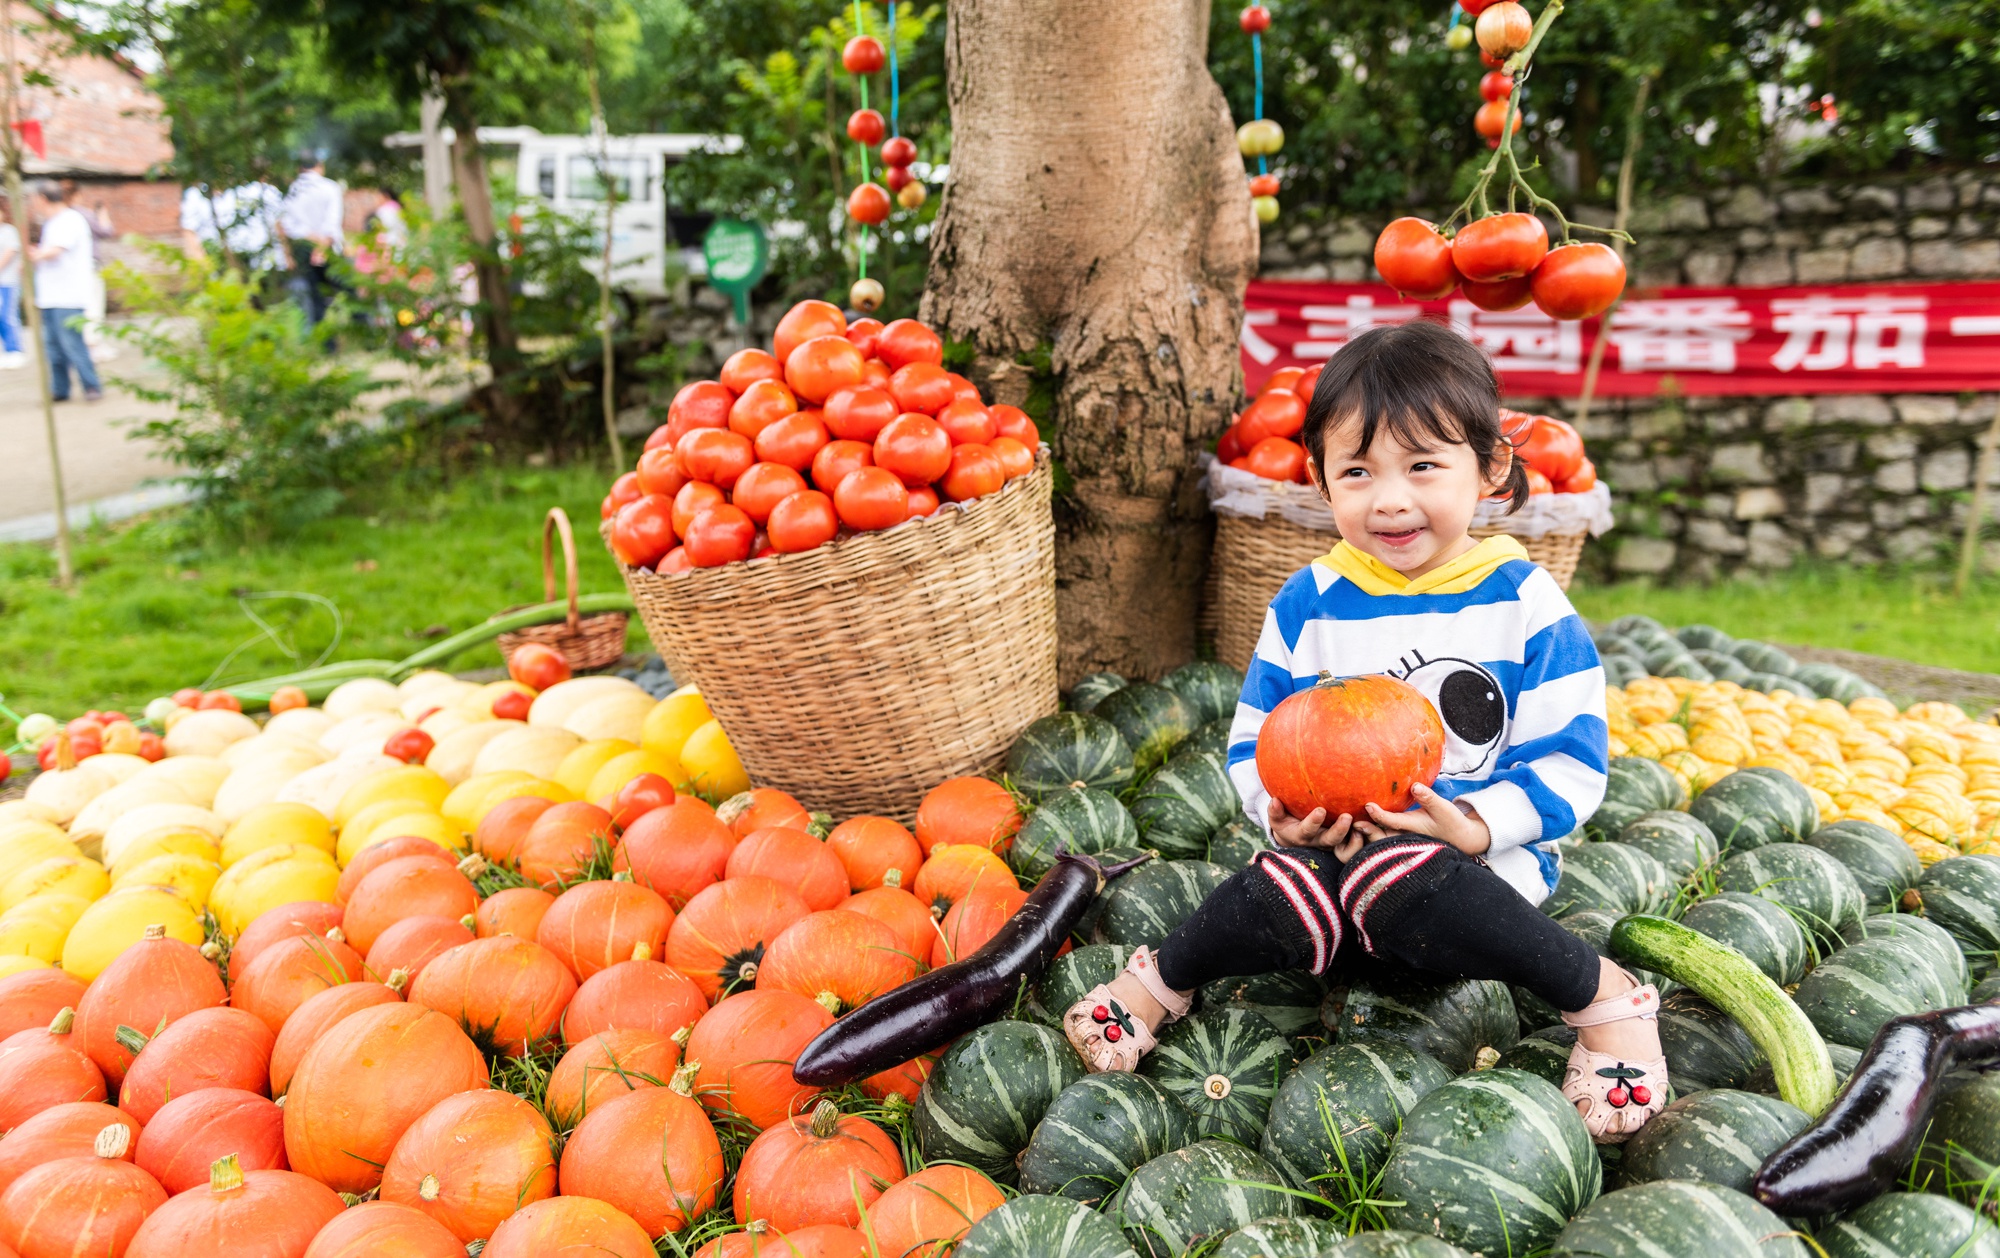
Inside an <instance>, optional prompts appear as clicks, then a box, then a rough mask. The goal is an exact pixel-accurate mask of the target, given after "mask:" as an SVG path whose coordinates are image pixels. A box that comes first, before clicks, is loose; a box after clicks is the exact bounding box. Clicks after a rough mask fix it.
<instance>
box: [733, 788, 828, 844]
mask: <svg viewBox="0 0 2000 1258" xmlns="http://www.w3.org/2000/svg"><path fill="white" fill-rule="evenodd" d="M715 817H716V820H718V821H720V822H722V824H724V825H726V826H728V827H729V831H730V833H731V834H734V835H735V836H736V837H737V838H739V839H742V838H747V837H749V836H750V834H751V833H753V832H754V831H757V830H763V829H766V828H768V827H770V826H789V827H790V828H792V829H794V830H805V829H809V828H811V826H812V822H813V817H812V814H811V813H810V812H807V811H806V806H805V805H804V804H801V803H800V802H799V801H798V800H796V799H793V798H792V797H791V796H790V795H787V794H785V792H783V791H780V790H775V789H773V788H771V787H768V786H758V787H753V788H752V789H750V790H747V791H745V792H743V793H742V794H741V795H734V796H731V797H730V798H729V799H726V800H724V801H723V802H722V806H721V807H719V808H717V809H716V810H715Z"/></svg>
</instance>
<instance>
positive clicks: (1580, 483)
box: [1554, 459, 1597, 494]
mask: <svg viewBox="0 0 2000 1258" xmlns="http://www.w3.org/2000/svg"><path fill="white" fill-rule="evenodd" d="M1554 484H1555V489H1556V492H1557V493H1559V494H1587V493H1589V492H1590V491H1591V490H1593V489H1595V488H1597V464H1595V463H1592V462H1591V461H1590V460H1589V459H1585V460H1584V461H1583V462H1581V463H1579V464H1577V468H1576V471H1574V472H1572V473H1570V475H1569V478H1568V479H1566V480H1560V481H1556V482H1554Z"/></svg>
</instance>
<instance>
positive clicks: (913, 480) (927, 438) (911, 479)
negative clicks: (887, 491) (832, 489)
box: [841, 415, 951, 527]
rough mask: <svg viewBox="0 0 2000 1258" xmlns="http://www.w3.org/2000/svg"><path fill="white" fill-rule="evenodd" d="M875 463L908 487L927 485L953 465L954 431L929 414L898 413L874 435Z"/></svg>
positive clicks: (843, 514) (843, 513) (842, 513)
mask: <svg viewBox="0 0 2000 1258" xmlns="http://www.w3.org/2000/svg"><path fill="white" fill-rule="evenodd" d="M875 466H877V467H880V468H884V469H886V470H888V471H890V472H893V473H895V475H896V477H897V479H899V480H901V481H902V482H903V484H904V485H905V486H906V487H910V488H915V487H916V486H918V485H928V484H930V483H931V482H932V481H934V480H936V479H937V478H938V477H940V476H943V475H944V474H945V472H946V470H947V469H949V468H950V467H951V434H950V433H949V432H947V431H946V430H945V427H944V425H943V424H940V423H938V422H937V421H936V420H934V419H932V418H930V417H929V416H928V415H898V416H896V418H894V419H892V420H890V421H889V425H888V427H886V428H884V429H883V430H882V432H881V434H880V435H879V436H877V437H876V438H875ZM841 518H842V519H846V518H847V513H846V512H845V511H843V512H841ZM857 527H859V526H857Z"/></svg>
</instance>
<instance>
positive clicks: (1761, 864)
mask: <svg viewBox="0 0 2000 1258" xmlns="http://www.w3.org/2000/svg"><path fill="white" fill-rule="evenodd" d="M1716 883H1717V885H1718V886H1720V887H1721V888H1722V889H1723V890H1724V891H1740V892H1743V893H1745V894H1747V895H1754V896H1760V897H1762V898H1763V899H1766V900H1769V901H1770V902H1771V903H1773V904H1775V905H1777V906H1778V907H1779V908H1782V909H1784V910H1786V911H1787V912H1789V913H1791V914H1792V916H1793V917H1796V918H1797V919H1798V921H1799V925H1800V926H1803V927H1804V928H1805V930H1806V933H1807V934H1809V935H1811V936H1812V937H1813V938H1814V939H1816V940H1817V941H1819V943H1821V944H1822V945H1825V946H1833V945H1836V944H1838V943H1839V942H1840V932H1841V931H1843V930H1846V929H1847V928H1848V927H1850V926H1853V925H1854V924H1856V923H1857V922H1859V921H1860V920H1861V919H1862V918H1863V917H1865V916H1867V914H1868V897H1867V895H1866V894H1865V893H1863V891H1862V890H1861V884H1860V883H1858V882H1856V881H1855V880H1854V875H1853V874H1851V873H1849V872H1847V866H1845V865H1843V864H1841V863H1840V861H1839V859H1838V858H1837V857H1835V856H1834V855H1833V854H1832V853H1830V852H1825V851H1822V850H1820V849H1819V848H1816V847H1808V846H1806V845H1805V844H1803V843H1767V844H1765V845H1763V846H1761V847H1757V848H1754V849H1752V850H1750V851H1747V852H1736V853H1735V854H1733V855H1731V856H1730V857H1729V859H1727V860H1725V861H1723V862H1722V865H1721V866H1720V867H1719V868H1718V869H1717V870H1716Z"/></svg>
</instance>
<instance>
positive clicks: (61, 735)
mask: <svg viewBox="0 0 2000 1258" xmlns="http://www.w3.org/2000/svg"><path fill="white" fill-rule="evenodd" d="M75 767H76V749H75V748H74V747H72V746H70V741H69V733H68V731H66V730H65V731H61V732H58V733H57V734H56V768H58V769H74V768H75Z"/></svg>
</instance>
